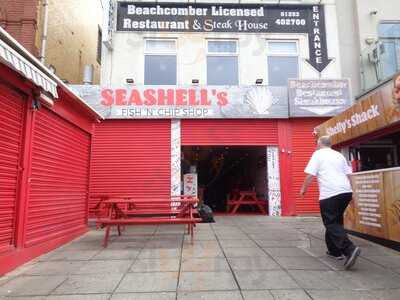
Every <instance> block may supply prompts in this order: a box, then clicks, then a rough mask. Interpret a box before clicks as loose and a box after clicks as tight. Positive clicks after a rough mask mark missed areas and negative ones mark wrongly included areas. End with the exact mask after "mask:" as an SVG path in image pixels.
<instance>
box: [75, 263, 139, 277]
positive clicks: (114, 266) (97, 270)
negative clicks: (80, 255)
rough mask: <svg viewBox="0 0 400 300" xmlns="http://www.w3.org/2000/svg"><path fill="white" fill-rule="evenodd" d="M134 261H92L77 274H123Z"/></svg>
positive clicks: (77, 271) (76, 272)
mask: <svg viewBox="0 0 400 300" xmlns="http://www.w3.org/2000/svg"><path fill="white" fill-rule="evenodd" d="M132 264H133V260H91V261H88V262H87V263H86V264H85V265H84V266H82V267H81V268H79V269H78V270H76V271H75V272H74V273H75V274H122V273H126V272H127V271H128V270H129V268H130V266H131V265H132Z"/></svg>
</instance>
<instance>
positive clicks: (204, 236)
mask: <svg viewBox="0 0 400 300" xmlns="http://www.w3.org/2000/svg"><path fill="white" fill-rule="evenodd" d="M190 240H191V237H190V235H185V241H190ZM216 240H217V237H216V236H215V235H214V233H213V234H209V233H196V232H195V233H194V236H193V241H216Z"/></svg>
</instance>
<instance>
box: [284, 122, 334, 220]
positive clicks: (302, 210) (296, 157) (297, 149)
mask: <svg viewBox="0 0 400 300" xmlns="http://www.w3.org/2000/svg"><path fill="white" fill-rule="evenodd" d="M325 120H326V119H323V118H307V119H292V120H291V121H290V122H291V127H292V128H291V131H292V184H293V185H292V188H291V192H292V199H293V200H294V201H295V202H296V214H299V215H301V214H314V213H319V202H318V197H319V191H318V186H317V182H316V180H314V182H313V184H312V185H311V186H310V188H309V190H308V192H307V194H306V196H305V197H304V198H301V197H300V196H299V191H300V188H301V186H302V184H303V181H304V178H305V176H306V175H305V173H304V169H305V167H306V165H307V163H308V161H309V159H310V157H311V155H312V153H313V152H314V151H315V150H316V143H315V137H314V136H313V130H314V128H315V127H316V126H318V125H319V124H321V123H323V122H325Z"/></svg>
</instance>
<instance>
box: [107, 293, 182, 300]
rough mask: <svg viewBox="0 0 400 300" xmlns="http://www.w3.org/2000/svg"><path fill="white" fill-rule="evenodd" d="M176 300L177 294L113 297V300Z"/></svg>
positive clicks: (137, 294)
mask: <svg viewBox="0 0 400 300" xmlns="http://www.w3.org/2000/svg"><path fill="white" fill-rule="evenodd" d="M175 299H176V294H175V293H171V292H167V293H166V292H163V293H129V294H114V295H113V296H112V297H111V300H175Z"/></svg>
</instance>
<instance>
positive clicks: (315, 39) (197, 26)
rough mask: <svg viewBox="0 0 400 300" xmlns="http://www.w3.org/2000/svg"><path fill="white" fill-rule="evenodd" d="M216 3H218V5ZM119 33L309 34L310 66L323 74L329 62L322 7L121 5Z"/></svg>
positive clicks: (118, 11) (146, 3)
mask: <svg viewBox="0 0 400 300" xmlns="http://www.w3.org/2000/svg"><path fill="white" fill-rule="evenodd" d="M216 2H217V1H216ZM116 29H117V31H153V32H239V33H306V34H308V39H309V49H310V58H309V59H308V62H309V63H310V64H311V65H312V66H313V67H314V68H315V69H316V70H317V71H318V72H322V71H323V70H324V69H325V68H326V66H327V65H328V64H329V63H330V62H331V59H329V58H328V53H327V44H326V33H325V15H324V7H323V6H322V5H313V6H311V5H286V6H285V5H265V4H262V5H258V4H205V3H157V2H152V3H149V2H118V7H117V28H116Z"/></svg>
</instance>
